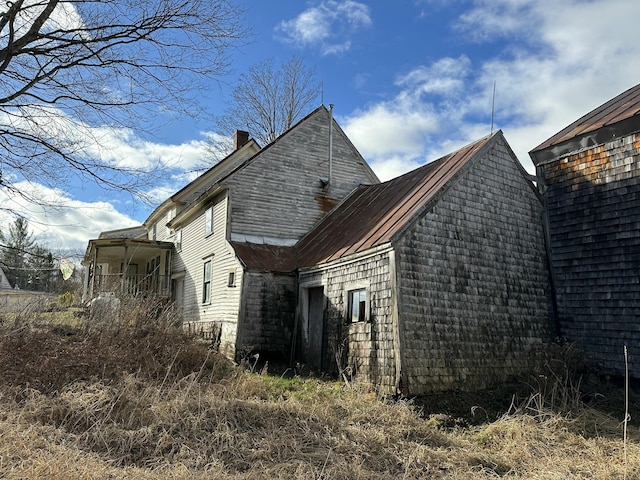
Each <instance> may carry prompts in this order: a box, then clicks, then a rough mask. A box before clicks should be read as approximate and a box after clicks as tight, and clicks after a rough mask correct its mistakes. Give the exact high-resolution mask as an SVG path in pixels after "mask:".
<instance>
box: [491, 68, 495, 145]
mask: <svg viewBox="0 0 640 480" xmlns="http://www.w3.org/2000/svg"><path fill="white" fill-rule="evenodd" d="M495 108H496V81H495V80H494V81H493V97H492V98H491V134H492V135H493V115H494V112H495Z"/></svg>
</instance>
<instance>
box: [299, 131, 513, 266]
mask: <svg viewBox="0 0 640 480" xmlns="http://www.w3.org/2000/svg"><path fill="white" fill-rule="evenodd" d="M497 135H500V136H502V132H497V133H495V134H493V135H489V136H487V137H485V138H483V139H481V140H478V141H476V142H474V143H472V144H470V145H467V146H465V147H463V148H461V149H460V150H458V151H456V152H453V153H451V154H449V155H447V156H445V157H442V158H440V159H439V160H435V161H433V162H431V163H428V164H426V165H424V166H423V167H420V168H417V169H416V170H413V171H411V172H409V173H406V174H404V175H402V176H400V177H397V178H394V179H392V180H389V181H387V182H384V183H380V184H375V185H367V186H361V187H359V188H357V189H356V190H355V191H354V192H353V193H352V194H351V195H350V196H349V197H347V198H346V199H345V200H344V201H343V202H342V203H341V204H340V205H338V206H337V207H336V209H335V210H334V211H333V212H332V213H330V214H329V215H328V216H327V217H325V218H324V219H323V220H322V221H321V222H320V223H319V224H318V225H317V226H316V227H315V228H314V229H313V230H312V231H311V232H309V234H307V235H306V236H305V237H304V238H303V239H302V240H301V241H300V242H299V243H298V245H297V249H298V261H297V264H298V266H299V267H311V266H313V265H317V264H319V263H324V262H329V261H332V260H336V259H339V258H342V257H345V256H347V255H350V254H355V253H360V252H363V251H365V250H367V249H369V248H372V247H377V246H382V245H384V244H386V243H388V242H390V241H391V240H392V239H393V237H394V235H395V234H397V233H398V232H400V231H401V230H402V228H403V227H404V226H405V225H406V224H407V223H408V222H410V221H411V220H412V219H413V218H414V217H415V215H416V214H417V213H418V212H420V211H421V210H422V209H423V208H424V207H425V206H426V205H427V204H428V203H429V202H430V201H431V200H433V199H434V197H436V195H437V194H438V193H439V192H441V191H442V189H443V188H444V187H445V186H446V185H447V183H448V182H449V181H450V180H451V179H452V178H453V177H454V176H455V175H456V174H457V173H458V172H459V171H460V169H462V167H464V165H466V164H467V162H468V161H469V160H470V159H471V158H473V157H474V156H475V155H477V154H478V153H479V152H480V151H481V150H483V149H484V147H485V146H486V145H488V144H489V143H490V142H491V140H492V139H493V138H495V137H496V136H497Z"/></svg>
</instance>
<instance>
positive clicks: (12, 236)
mask: <svg viewBox="0 0 640 480" xmlns="http://www.w3.org/2000/svg"><path fill="white" fill-rule="evenodd" d="M0 241H2V246H3V251H2V267H3V269H4V271H5V274H6V276H7V279H8V280H9V283H11V285H12V286H13V287H14V288H15V287H16V286H17V288H21V289H25V288H27V283H28V280H29V265H28V261H27V256H28V254H29V253H30V252H31V249H32V248H33V247H34V246H35V241H34V240H33V235H32V234H31V233H30V232H29V222H28V221H27V219H25V218H23V217H18V218H16V219H15V221H14V222H13V223H12V224H11V225H9V232H8V234H5V233H4V232H1V231H0Z"/></svg>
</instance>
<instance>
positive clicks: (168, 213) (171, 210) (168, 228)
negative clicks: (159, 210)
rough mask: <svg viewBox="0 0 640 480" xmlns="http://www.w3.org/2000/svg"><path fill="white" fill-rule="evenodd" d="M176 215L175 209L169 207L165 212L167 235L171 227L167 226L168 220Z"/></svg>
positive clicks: (169, 233)
mask: <svg viewBox="0 0 640 480" xmlns="http://www.w3.org/2000/svg"><path fill="white" fill-rule="evenodd" d="M175 216H176V209H175V207H174V208H171V209H170V210H169V211H168V212H167V218H166V223H165V228H166V230H167V237H169V236H170V235H171V228H170V227H169V222H170V221H171V220H173V217H175Z"/></svg>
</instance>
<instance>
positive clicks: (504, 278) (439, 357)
mask: <svg viewBox="0 0 640 480" xmlns="http://www.w3.org/2000/svg"><path fill="white" fill-rule="evenodd" d="M467 167H468V168H467V169H466V170H464V171H463V172H461V176H460V177H459V178H457V179H454V180H453V183H452V185H451V186H450V187H449V188H448V189H447V190H446V191H445V192H444V193H443V196H442V197H441V198H440V199H439V201H438V202H437V203H436V204H435V206H434V207H432V208H431V209H430V210H429V211H428V212H426V213H425V214H424V215H423V216H422V217H421V218H420V220H419V221H418V222H416V223H415V224H414V225H412V227H411V228H410V229H409V230H408V231H407V232H405V234H404V235H403V236H402V237H401V238H400V239H399V240H398V242H397V244H396V254H397V268H398V295H399V300H398V302H399V303H398V310H399V319H400V320H399V325H400V332H401V334H400V335H401V336H400V338H401V348H402V387H403V388H404V389H405V390H406V391H408V393H410V394H420V393H427V392H433V391H445V390H454V389H461V390H469V389H476V388H483V387H486V386H488V385H491V384H493V383H495V382H498V381H500V380H504V379H505V378H507V377H508V376H510V375H514V374H518V373H521V372H524V371H527V370H528V369H530V368H531V367H532V366H534V365H535V357H536V355H535V354H534V353H535V352H537V351H539V349H540V348H541V346H542V344H543V342H545V341H546V340H548V339H549V336H550V301H549V293H550V286H549V275H548V267H547V262H546V253H545V245H544V235H543V229H542V211H543V210H542V203H541V201H540V198H539V196H538V195H536V193H535V192H534V191H533V190H532V188H531V186H530V185H529V184H528V181H527V180H526V179H525V178H524V176H523V175H522V173H521V171H520V170H519V169H518V168H517V166H516V164H515V163H514V160H513V159H512V157H511V155H510V150H508V148H507V147H505V145H504V143H503V142H502V141H500V142H497V143H496V144H494V146H493V147H492V149H491V150H490V151H489V152H488V153H487V154H484V155H483V156H480V157H479V158H476V159H474V160H473V164H472V165H468V166H467Z"/></svg>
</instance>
